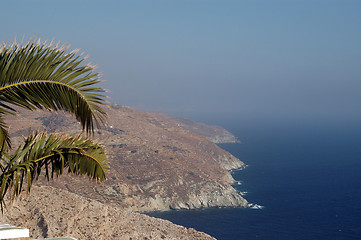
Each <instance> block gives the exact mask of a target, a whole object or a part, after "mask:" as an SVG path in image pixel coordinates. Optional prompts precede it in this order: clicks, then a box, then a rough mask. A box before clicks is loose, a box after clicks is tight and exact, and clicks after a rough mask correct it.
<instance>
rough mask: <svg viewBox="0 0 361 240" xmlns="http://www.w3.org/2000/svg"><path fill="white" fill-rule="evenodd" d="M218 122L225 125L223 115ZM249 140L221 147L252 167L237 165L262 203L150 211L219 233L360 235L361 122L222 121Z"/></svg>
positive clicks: (245, 187)
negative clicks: (254, 206)
mask: <svg viewBox="0 0 361 240" xmlns="http://www.w3.org/2000/svg"><path fill="white" fill-rule="evenodd" d="M218 125H222V124H221V123H218ZM223 126H224V127H225V128H227V129H228V130H230V131H231V132H233V133H234V134H235V135H236V136H237V137H239V139H240V140H241V141H242V142H243V143H242V144H221V145H220V147H222V148H223V149H225V150H227V151H229V152H231V153H232V154H233V155H235V156H236V157H238V158H239V159H241V160H242V161H244V162H245V163H246V164H247V165H248V167H247V168H246V169H244V170H238V171H234V172H232V174H233V176H234V178H235V179H236V180H238V181H241V182H242V184H241V185H236V186H234V187H235V188H236V189H237V190H239V191H245V192H247V194H246V195H245V198H246V199H247V200H248V201H249V202H252V203H257V204H260V205H262V206H264V208H263V209H261V210H256V209H239V208H238V209H237V208H220V209H203V210H190V211H189V210H187V211H166V212H156V213H151V214H150V215H152V216H156V217H160V218H164V219H168V220H170V221H172V222H174V223H177V224H180V225H183V226H186V227H192V228H195V229H197V230H199V231H203V232H206V233H208V234H210V235H212V236H214V237H216V238H217V239H220V240H230V239H246V240H253V239H262V240H267V239H272V240H278V239H279V240H283V239H284V240H286V239H287V240H290V239H293V240H298V239H299V240H306V239H307V240H316V239H317V240H321V239H327V240H333V239H335V240H336V239H337V240H343V239H361V126H360V125H359V124H358V123H342V122H339V123H334V124H326V123H322V122H315V123H299V122H298V123H292V122H291V123H274V122H273V123H272V122H271V123H270V122H266V121H264V122H262V121H260V122H257V121H255V122H248V123H246V124H242V122H241V121H237V120H234V121H228V122H225V123H224V124H223Z"/></svg>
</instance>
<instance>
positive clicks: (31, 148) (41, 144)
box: [0, 133, 109, 210]
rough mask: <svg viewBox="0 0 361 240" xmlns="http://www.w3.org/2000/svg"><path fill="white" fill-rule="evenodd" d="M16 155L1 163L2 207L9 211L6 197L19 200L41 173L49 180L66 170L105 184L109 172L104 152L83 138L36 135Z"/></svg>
mask: <svg viewBox="0 0 361 240" xmlns="http://www.w3.org/2000/svg"><path fill="white" fill-rule="evenodd" d="M24 140H25V144H24V146H23V147H19V148H18V149H17V150H16V151H15V153H14V154H13V155H8V154H4V155H3V156H2V157H1V159H0V161H1V162H0V167H1V169H2V174H1V176H0V205H1V209H2V210H3V208H4V207H5V195H6V193H7V192H8V191H11V192H10V194H11V199H14V198H15V197H16V196H18V195H19V194H20V193H21V192H22V191H23V190H24V189H23V188H24V185H26V191H27V192H30V189H31V184H32V183H33V181H34V180H36V179H38V177H39V176H40V174H41V172H44V175H45V177H46V178H47V179H50V178H53V177H54V176H59V175H61V174H63V172H64V170H66V169H67V171H68V172H70V173H73V174H76V175H87V176H88V177H89V178H91V179H95V180H97V181H104V180H105V173H106V172H107V171H108V168H109V167H108V164H107V162H106V155H105V151H104V148H103V147H101V146H100V145H99V144H96V143H94V142H93V141H91V140H89V139H87V138H84V137H82V136H80V135H79V136H76V137H67V136H64V135H55V134H51V135H50V136H49V137H47V135H46V133H33V134H31V135H30V136H28V137H27V138H26V139H24Z"/></svg>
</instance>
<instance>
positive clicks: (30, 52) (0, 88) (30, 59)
mask: <svg viewBox="0 0 361 240" xmlns="http://www.w3.org/2000/svg"><path fill="white" fill-rule="evenodd" d="M67 50H68V46H65V45H63V46H62V47H60V48H59V47H57V46H51V44H48V45H47V44H45V43H41V42H40V40H38V39H35V40H33V41H29V42H28V43H26V44H25V45H21V44H17V43H15V44H12V45H7V44H4V45H3V46H2V47H0V103H1V104H2V105H6V106H7V107H9V108H10V106H9V105H8V104H14V105H17V106H20V107H23V108H27V109H30V110H34V109H37V108H40V109H43V108H44V109H48V110H54V111H58V110H64V111H66V112H70V113H72V114H73V115H74V116H75V117H76V118H77V120H78V121H79V122H80V123H81V124H82V126H83V129H85V130H86V131H87V132H91V131H93V130H94V128H95V126H97V127H99V125H100V124H101V123H104V121H105V112H104V110H103V109H102V105H103V104H104V103H105V96H104V90H103V89H102V88H100V87H95V86H94V85H95V84H98V83H99V82H100V80H99V74H98V73H95V72H94V66H91V65H89V64H88V65H84V64H83V62H84V60H85V58H82V57H81V56H80V55H78V54H77V51H73V52H70V53H67ZM10 109H11V108H10Z"/></svg>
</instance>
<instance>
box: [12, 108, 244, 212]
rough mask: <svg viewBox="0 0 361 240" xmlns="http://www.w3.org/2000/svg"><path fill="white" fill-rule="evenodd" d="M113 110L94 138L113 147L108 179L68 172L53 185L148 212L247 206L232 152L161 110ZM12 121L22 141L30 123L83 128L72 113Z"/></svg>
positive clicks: (30, 114) (58, 128)
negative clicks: (236, 186) (239, 189)
mask: <svg viewBox="0 0 361 240" xmlns="http://www.w3.org/2000/svg"><path fill="white" fill-rule="evenodd" d="M107 111H108V125H107V126H106V127H105V129H103V130H102V131H99V132H95V136H94V137H95V138H96V139H98V140H99V142H101V143H102V144H104V145H105V146H106V148H107V154H108V161H109V164H110V167H111V171H110V172H109V174H108V180H107V181H106V182H105V183H104V184H94V183H91V182H89V181H88V180H87V179H85V178H73V177H71V176H64V177H61V178H60V179H57V180H56V181H53V182H51V185H53V186H55V187H59V188H63V189H68V190H69V191H70V192H75V193H77V194H80V195H83V196H86V197H89V198H92V199H97V200H100V201H102V202H107V203H114V204H117V205H120V206H122V207H124V208H132V209H135V210H143V211H144V210H157V209H170V208H171V209H187V208H202V207H216V206H246V204H247V202H246V200H244V199H243V198H242V196H241V195H240V194H239V193H238V192H237V191H236V190H235V189H233V188H232V187H231V185H230V184H231V183H232V182H233V178H232V177H231V175H230V173H229V172H228V170H230V169H234V168H240V167H242V166H243V165H244V164H243V163H242V162H241V161H239V160H238V159H236V158H235V157H234V156H232V155H231V154H230V153H228V152H226V151H224V150H222V149H221V148H219V147H218V146H217V145H215V144H214V143H212V142H210V141H209V140H208V139H206V138H205V137H204V136H201V135H197V134H195V133H193V132H190V131H189V130H186V129H185V128H183V127H181V126H180V124H178V123H175V122H172V121H169V120H166V119H164V118H162V117H160V116H158V115H156V114H152V113H145V112H140V111H137V110H134V109H131V108H129V107H123V106H116V105H113V106H112V107H109V108H108V110H107ZM7 122H8V123H9V124H10V132H11V133H12V134H13V136H17V137H16V138H15V139H16V140H20V138H21V135H22V134H25V135H26V134H27V133H28V131H29V130H28V128H29V127H31V128H32V129H39V128H43V129H44V128H45V129H47V130H48V131H58V132H66V133H72V134H73V133H76V132H79V128H80V126H79V124H78V123H77V122H75V121H74V120H73V119H72V118H71V117H69V116H67V115H63V114H53V113H49V112H29V111H22V112H21V114H20V115H19V116H17V117H11V118H9V119H7ZM41 184H47V183H46V182H45V183H44V182H43V183H41Z"/></svg>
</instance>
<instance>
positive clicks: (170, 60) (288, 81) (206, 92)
mask: <svg viewBox="0 0 361 240" xmlns="http://www.w3.org/2000/svg"><path fill="white" fill-rule="evenodd" d="M0 26H1V28H0V29H1V31H0V40H2V41H11V40H13V39H14V37H15V36H16V37H17V38H18V39H21V38H22V37H23V36H25V39H28V38H29V37H31V36H36V37H41V38H42V39H44V40H46V39H48V40H52V39H55V40H61V41H62V42H68V43H70V44H71V45H72V48H81V49H83V50H84V51H85V52H86V53H87V54H89V55H90V61H91V62H92V63H95V64H97V65H98V66H99V68H98V70H99V71H101V72H102V73H103V79H104V80H106V82H105V83H104V84H103V86H104V87H105V88H107V89H108V90H110V93H109V95H110V97H111V99H110V101H111V102H114V103H118V104H123V105H129V106H132V107H135V108H140V109H147V110H161V111H168V112H179V113H181V112H200V113H209V112H214V113H220V114H221V113H223V114H228V113H239V114H244V115H254V116H267V115H278V116H303V117H307V116H323V117H336V116H342V117H344V118H360V116H361V107H360V106H361V1H359V0H338V1H333V0H298V1H297V0H283V1H281V0H278V1H276V0H275V1H273V0H264V1H257V0H248V1H243V0H238V1H231V0H229V1H228V0H163V1H160V0H143V1H140V0H139V1H138V0H129V1H121V0H119V1H116V0H114V1H111V0H103V1H90V0H87V1H80V0H62V1H60V0H59V1H58V0H32V1H30V0H26V1H25V0H24V1H16V0H11V1H10V0H9V1H1V21H0Z"/></svg>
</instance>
